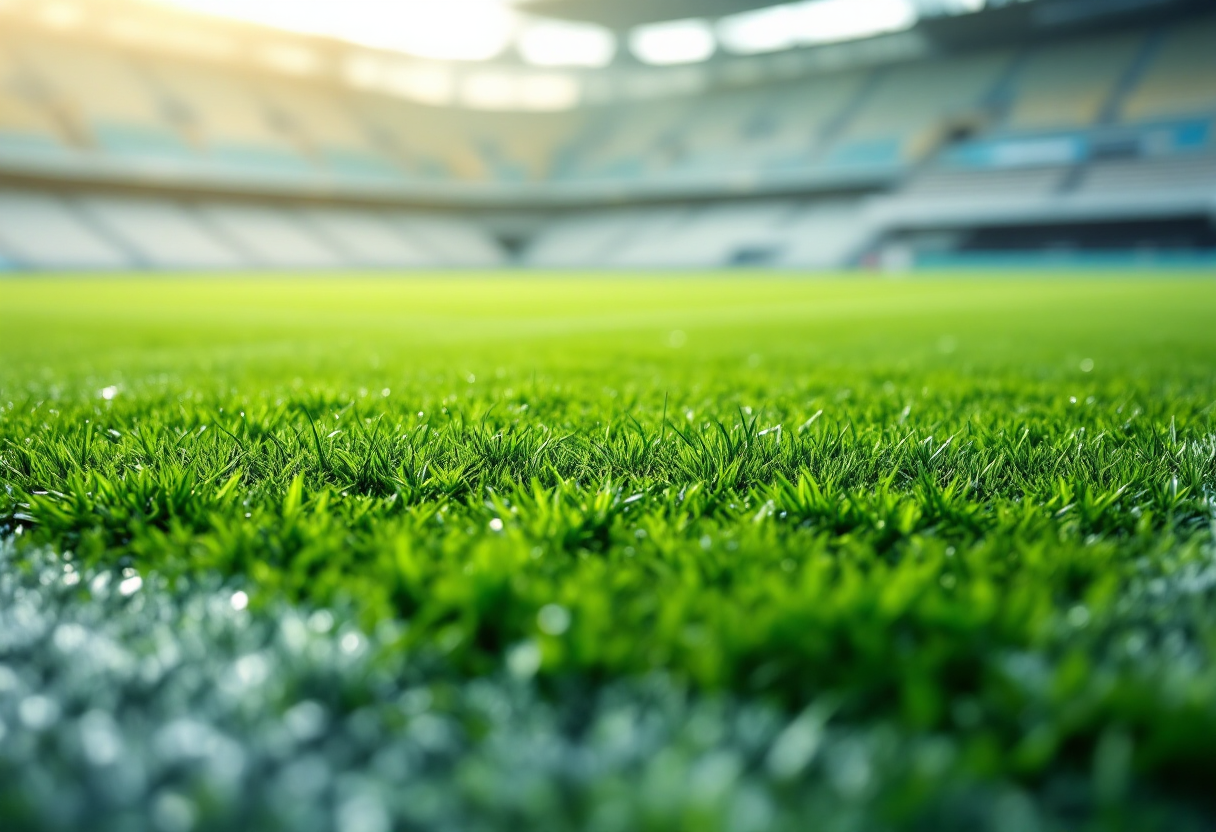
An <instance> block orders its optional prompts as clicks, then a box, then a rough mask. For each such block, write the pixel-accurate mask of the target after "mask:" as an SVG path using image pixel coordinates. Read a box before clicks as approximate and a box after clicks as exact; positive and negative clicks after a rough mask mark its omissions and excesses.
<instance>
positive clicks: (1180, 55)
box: [1121, 17, 1216, 121]
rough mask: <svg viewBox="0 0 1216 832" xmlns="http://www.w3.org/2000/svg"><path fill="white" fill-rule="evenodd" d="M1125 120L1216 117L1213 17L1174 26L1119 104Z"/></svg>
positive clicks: (1215, 63)
mask: <svg viewBox="0 0 1216 832" xmlns="http://www.w3.org/2000/svg"><path fill="white" fill-rule="evenodd" d="M1121 115H1122V117H1123V118H1124V119H1125V120H1127V121H1151V120H1154V119H1162V118H1170V117H1176V116H1187V115H1200V116H1212V115H1216V17H1212V18H1208V19H1207V20H1204V21H1199V22H1195V21H1192V22H1189V23H1187V24H1186V25H1183V26H1177V27H1175V28H1174V29H1173V30H1172V31H1171V32H1169V33H1168V34H1167V36H1166V39H1165V42H1164V43H1162V44H1161V51H1160V52H1159V53H1158V54H1157V56H1156V57H1155V59H1154V60H1153V61H1152V63H1151V64H1150V65H1149V66H1148V68H1147V69H1146V71H1145V73H1144V75H1143V77H1142V78H1141V79H1140V83H1139V84H1137V85H1136V87H1135V88H1134V89H1133V90H1132V91H1131V93H1130V94H1129V95H1128V96H1127V98H1126V99H1125V100H1124V102H1123V107H1122V112H1121Z"/></svg>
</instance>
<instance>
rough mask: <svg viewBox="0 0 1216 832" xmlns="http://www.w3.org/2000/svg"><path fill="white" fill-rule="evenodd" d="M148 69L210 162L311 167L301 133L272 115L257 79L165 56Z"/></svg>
mask: <svg viewBox="0 0 1216 832" xmlns="http://www.w3.org/2000/svg"><path fill="white" fill-rule="evenodd" d="M147 71H148V75H149V77H150V79H152V80H153V82H154V83H155V85H156V87H157V89H158V91H159V93H160V95H161V96H162V97H164V98H165V99H167V100H169V101H170V102H172V106H173V108H174V109H175V110H176V111H177V112H178V113H180V118H181V119H182V121H183V122H184V123H185V124H186V125H188V129H189V130H190V131H191V132H194V133H195V134H196V136H197V138H198V140H199V141H200V143H201V144H202V145H203V147H204V148H205V150H206V153H207V157H208V159H209V160H210V161H211V162H212V163H213V164H216V165H218V166H221V167H223V168H228V169H233V170H236V171H239V172H243V173H245V174H247V175H258V176H266V175H277V176H291V175H299V174H301V173H302V172H307V171H308V170H309V169H310V165H309V163H308V161H307V160H306V158H305V157H304V155H303V153H302V152H301V147H300V144H301V142H302V138H301V137H300V136H298V135H296V136H293V135H292V134H291V132H290V129H291V126H290V125H288V124H285V123H275V122H274V121H273V120H272V116H271V112H270V110H269V109H268V108H267V106H266V104H265V103H264V101H263V100H262V95H261V93H260V91H259V90H258V88H257V86H256V82H250V81H248V80H245V81H242V80H241V79H239V78H237V77H236V76H233V75H229V74H227V73H223V72H216V71H214V70H211V71H208V70H207V69H205V68H203V67H200V66H187V65H184V64H174V63H170V62H168V61H158V62H156V63H154V64H153V63H149V64H148V66H147Z"/></svg>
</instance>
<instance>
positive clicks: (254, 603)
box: [0, 275, 1216, 832]
mask: <svg viewBox="0 0 1216 832" xmlns="http://www.w3.org/2000/svg"><path fill="white" fill-rule="evenodd" d="M975 277H976V278H977V279H964V278H962V277H953V278H942V279H928V278H918V279H915V280H908V281H884V280H876V279H863V278H854V279H840V280H829V279H818V278H816V279H796V278H774V277H766V276H737V277H732V278H729V279H728V278H724V277H712V278H708V277H691V276H680V277H665V278H661V279H643V278H638V277H607V276H594V275H583V276H557V275H544V276H512V277H501V276H486V277H479V276H469V275H455V276H443V277H441V278H439V277H436V278H425V277H408V278H391V277H387V276H384V277H367V276H358V275H352V276H348V277H343V278H340V279H338V278H332V279H328V278H327V279H321V278H305V279H287V278H264V277H244V278H190V279H182V278H174V279H164V280H161V279H150V278H141V279H119V278H104V279H94V278H90V279H87V280H80V279H71V278H49V279H39V280H8V281H4V282H0V362H2V363H0V480H2V481H3V484H4V489H3V492H2V493H0V534H4V535H6V536H8V537H9V538H10V540H11V543H10V551H9V554H8V555H6V556H5V557H6V559H5V560H4V562H3V563H2V564H0V570H2V571H3V577H2V579H3V581H7V583H4V584H3V586H0V590H2V591H3V592H4V593H7V596H6V597H5V600H4V603H5V604H7V605H8V611H7V612H0V625H2V626H0V819H5V820H6V821H7V824H8V825H15V828H34V829H41V828H79V826H80V824H81V823H83V822H85V820H84V819H86V818H87V819H90V821H91V822H92V824H93V826H95V827H96V828H115V829H118V828H122V829H135V828H143V827H145V826H146V827H147V828H157V829H167V830H170V832H172V831H173V830H176V829H196V828H197V829H232V828H242V827H243V828H259V829H271V828H285V829H288V828H289V829H304V828H308V829H311V828H318V829H326V828H339V829H342V830H350V831H351V832H358V831H359V830H367V832H381V830H387V829H390V828H409V829H414V828H426V829H431V828H436V829H440V828H442V829H449V828H450V829H511V828H538V829H565V828H570V829H574V828H577V829H583V828H589V829H623V830H624V829H628V830H634V829H650V828H653V829H675V828H687V829H698V830H700V829H715V828H721V829H738V830H750V829H757V830H758V829H768V828H789V829H805V828H809V826H808V825H813V826H814V827H815V828H820V827H822V828H825V829H834V828H840V829H888V828H889V829H907V828H929V827H930V826H932V827H934V828H957V829H968V830H970V829H994V830H1006V829H1008V830H1023V829H1057V828H1058V829H1078V828H1111V829H1124V828H1125V829H1144V828H1153V827H1156V826H1163V827H1168V828H1171V829H1178V828H1191V827H1194V828H1205V827H1206V826H1208V825H1210V824H1211V823H1213V822H1216V807H1214V806H1213V804H1212V803H1211V795H1210V792H1211V789H1210V775H1209V772H1210V770H1211V769H1212V766H1213V765H1216V751H1214V749H1216V662H1214V661H1213V656H1212V650H1213V647H1214V646H1216V611H1214V610H1216V606H1213V601H1216V564H1213V557H1214V556H1216V549H1214V545H1216V543H1214V539H1216V502H1214V500H1216V496H1214V495H1216V432H1214V431H1213V419H1214V412H1216V327H1212V326H1211V321H1212V320H1213V313H1214V312H1216V285H1214V284H1213V283H1212V282H1211V281H1210V279H1209V278H1207V277H1204V276H1192V277H1186V276H1172V277H1166V276H1154V277H1152V278H1151V279H1150V278H1145V277H1128V276H1120V277H1113V278H1111V279H1109V280H1100V279H1097V278H1094V277H1085V278H1077V277H1069V276H1066V275H1056V276H1050V277H1039V278H1035V279H1015V278H1012V277H1009V276H1005V277H993V276H975ZM48 552H52V553H55V554H47V553H48ZM111 574H112V576H113V577H112V581H111V582H110V583H107V582H106V580H104V579H102V578H98V577H97V576H107V575H111ZM82 576H84V577H83V578H82ZM135 579H138V581H137V582H136V581H135ZM65 582H66V585H64V584H65ZM115 586H122V587H125V588H127V589H131V592H129V593H126V594H123V593H121V592H120V593H119V595H118V596H115V595H114V587H115ZM132 587H133V589H132ZM208 593H211V595H212V596H213V597H215V598H219V599H220V600H219V601H207V600H206V597H207V595H208ZM128 596H131V597H128ZM196 596H197V599H196ZM230 597H231V598H239V599H240V601H241V602H240V604H239V605H238V606H242V607H243V606H244V605H245V603H246V600H247V603H248V606H249V612H248V613H242V616H243V617H242V616H238V617H237V619H239V620H236V623H231V622H229V623H222V622H221V624H222V625H221V624H215V625H214V626H212V624H208V623H207V622H209V621H212V619H213V618H214V617H215V616H217V615H219V613H218V612H214V609H217V608H218V607H223V606H224V603H225V599H228V598H230ZM140 599H143V600H140ZM198 599H201V600H198ZM137 602H138V603H137ZM208 604H210V606H208ZM217 605H218V607H217ZM191 610H194V611H195V612H191ZM201 610H213V612H211V613H206V614H204V613H203V612H200V611H201ZM23 611H24V612H23ZM229 612H231V610H229ZM195 613H197V615H196V614H195ZM4 616H7V617H4ZM141 616H142V617H141ZM199 616H202V617H201V618H199ZM207 616H211V618H208V617H207ZM248 616H252V618H249V617H248ZM310 616H321V617H322V621H323V623H324V622H325V621H328V622H330V625H328V626H326V627H323V628H321V630H323V631H324V632H319V633H318V634H317V635H316V637H317V638H320V639H322V641H324V639H327V638H329V636H328V635H326V634H327V633H329V632H330V631H331V629H332V631H333V633H335V635H334V636H333V638H334V639H338V641H337V642H335V643H336V644H338V645H339V646H338V647H335V648H333V649H334V650H336V652H333V651H332V650H331V651H330V652H325V651H326V650H330V648H320V647H318V648H317V650H320V651H321V652H320V653H318V654H317V656H320V658H317V657H315V656H314V657H313V659H309V661H314V659H315V662H314V664H315V663H316V662H320V665H318V667H313V666H312V665H308V666H307V667H305V666H303V665H299V663H298V662H297V663H296V664H293V663H292V662H293V661H295V660H293V659H291V658H290V656H287V655H286V654H285V653H283V650H284V649H286V648H284V647H283V639H285V638H286V639H288V640H290V638H291V636H290V633H289V631H290V632H294V630H293V629H292V628H297V629H298V627H297V625H296V624H293V623H291V622H298V621H312V620H314V619H313V618H310ZM326 616H328V618H326ZM217 620H218V619H217ZM224 621H227V619H224ZM166 622H169V623H166ZM191 622H194V623H191ZM333 622H337V623H333ZM232 627H245V628H252V630H249V631H248V632H246V631H244V630H242V631H241V632H242V633H245V634H244V635H240V634H237V635H234V634H233V633H232V632H231V628H232ZM65 628H67V629H66V630H65ZM226 628H227V629H226ZM195 630H198V631H199V632H195ZM340 632H341V633H345V634H346V636H349V639H348V643H349V644H353V645H355V647H358V651H354V650H353V648H352V652H358V661H357V662H356V661H355V659H354V658H350V657H348V658H346V659H342V660H341V661H339V660H338V659H334V662H333V663H330V664H326V662H327V661H329V660H328V659H326V658H325V656H329V655H331V653H332V655H333V656H338V657H340V656H342V655H343V653H342V649H341V646H340V645H341V644H342V642H341V638H342V636H340V635H339V633H340ZM64 633H67V635H64ZM250 633H252V634H250ZM276 633H278V635H275V634H276ZM284 633H288V635H284ZM175 634H177V635H175ZM177 638H181V639H187V640H188V641H187V642H186V643H184V644H183V645H177V646H174V640H175V639H177ZM82 639H100V640H103V641H104V642H105V643H107V644H111V645H114V649H115V650H119V651H120V652H121V654H122V655H123V656H127V657H128V659H127V660H124V661H126V662H127V663H125V664H124V663H123V662H118V663H117V664H112V665H106V667H105V668H103V669H102V670H99V671H98V672H96V673H95V674H92V675H88V674H83V675H82V674H80V673H72V672H69V669H68V668H69V666H70V665H71V663H72V658H71V656H72V655H74V653H73V651H78V650H79V649H80V648H79V645H80V644H83V643H85V642H84V641H82ZM350 639H353V641H350ZM64 644H67V645H68V647H64ZM293 649H294V648H293ZM300 649H303V648H300ZM116 655H117V654H116ZM310 655H311V654H310ZM251 657H252V658H251ZM116 661H117V660H116ZM343 662H345V664H344V663H343ZM359 662H364V663H366V666H363V665H359V666H358V667H356V665H358V664H359ZM140 663H142V664H140ZM145 665H146V666H153V665H154V666H155V668H154V670H148V671H147V674H148V678H147V679H144V677H143V676H140V674H139V673H136V672H135V670H133V669H132V668H135V667H143V666H145ZM321 665H323V667H322V666H321ZM301 667H303V668H304V669H301ZM318 668H319V669H318ZM254 671H257V672H256V673H254ZM251 673H252V674H253V675H255V676H258V682H257V684H245V683H246V682H248V679H247V678H246V677H247V676H249V674H251ZM233 674H235V677H233ZM270 677H273V679H272V680H271V682H272V683H271V682H268V681H267V680H268V679H270ZM232 678H237V679H238V681H240V680H244V681H243V682H242V683H241V684H238V683H236V682H232ZM190 691H193V692H190ZM208 691H211V692H208ZM216 691H219V692H218V693H217V692H216ZM221 695H222V697H231V698H232V699H233V703H234V704H230V705H224V706H223V707H220V706H217V705H214V703H212V704H208V703H209V702H210V701H211V698H212V697H213V696H221ZM225 701H227V700H225ZM420 703H422V704H420ZM217 708H218V710H217ZM225 708H228V709H229V710H225ZM301 708H303V709H304V710H303V711H301V710H300V709H301ZM232 709H235V710H232ZM487 709H488V710H487ZM301 713H305V715H307V714H312V715H313V716H316V717H317V718H316V719H315V720H312V721H311V722H309V724H310V725H312V723H313V722H316V724H317V726H319V727H317V728H316V731H313V732H312V733H308V732H306V733H308V737H307V738H305V739H304V740H301V739H299V737H296V738H295V739H291V737H292V736H294V734H292V731H295V730H296V729H295V728H293V727H292V726H293V725H296V723H301V722H302V721H304V722H308V720H305V719H304V717H303V716H301ZM317 714H321V716H317ZM107 720H108V721H107ZM428 720H430V721H429V722H428ZM103 723H104V724H103ZM419 723H420V725H419ZM182 724H186V725H189V726H193V728H191V730H194V731H195V734H191V736H195V737H196V738H199V737H202V738H204V739H199V742H200V743H203V745H205V746H206V747H207V748H211V749H212V750H214V749H220V751H225V750H229V751H230V750H231V749H233V748H235V749H236V751H234V752H233V753H239V758H240V761H241V765H242V766H246V767H247V768H246V769H244V770H245V772H246V773H245V776H243V777H242V778H240V780H239V783H233V782H230V781H229V780H225V779H224V775H222V773H221V774H216V773H215V772H213V771H212V769H211V768H208V767H207V766H209V765H210V766H212V768H214V765H212V764H213V763H214V760H212V756H213V755H210V752H206V753H204V752H202V751H200V752H199V753H198V754H196V755H195V758H191V759H192V760H194V762H192V763H191V764H190V765H186V764H185V763H183V762H182V760H179V759H178V758H176V757H173V755H172V754H169V755H168V756H166V754H168V752H164V753H162V751H163V749H161V747H160V746H158V745H157V740H156V737H158V736H161V734H164V735H165V736H170V737H176V736H178V734H181V733H182V732H183V731H185V730H186V729H184V728H182V727H181V725H182ZM99 725H100V726H102V727H101V728H98V726H99ZM174 726H177V727H174ZM428 726H429V727H428ZM437 726H441V727H442V730H441V728H440V727H437ZM296 727H298V725H297V726H296ZM102 729H104V730H102ZM432 729H433V730H432ZM98 731H101V733H100V734H99V733H98ZM175 731H176V732H177V733H174V732H175ZM276 731H277V732H278V733H277V734H276ZM310 731H311V729H310ZM428 731H429V732H430V733H428ZM436 731H438V732H439V733H438V734H436V733H435V732H436ZM90 732H91V733H90ZM157 732H161V734H158V733H157ZM165 732H168V733H165ZM208 732H210V733H208ZM284 732H286V733H284ZM186 733H189V732H186ZM297 733H298V732H297ZM102 734H104V735H105V737H103V739H104V738H109V739H110V740H112V742H110V743H109V744H108V745H107V744H106V743H105V742H102V740H98V739H97V737H99V736H101V735H102ZM440 734H442V737H445V738H446V739H444V740H443V741H442V742H439V741H438V740H435V737H436V736H439V735H440ZM280 735H281V736H280ZM183 736H184V734H183ZM276 736H277V737H279V739H277V740H276V739H274V738H275V737H276ZM206 737H211V738H212V739H210V740H206V741H204V740H205V739H206ZM215 737H222V738H224V739H223V742H221V741H220V740H216V739H215ZM283 737H288V739H283ZM90 738H92V739H90ZM90 742H92V743H93V744H94V745H96V743H97V742H102V745H105V747H106V748H111V749H119V750H118V751H115V753H114V754H112V755H107V754H102V755H101V756H102V757H103V758H104V759H103V760H102V761H101V762H100V763H99V762H98V759H97V756H98V755H97V754H96V753H95V752H96V748H93V749H92V750H90ZM164 742H165V743H168V745H170V746H172V745H173V743H172V742H170V740H164ZM428 742H430V743H432V744H433V743H435V742H439V745H437V746H435V747H433V748H432V747H431V746H429V745H428ZM207 743H210V744H209V745H208V744H207ZM216 743H219V744H218V745H217V744H216ZM225 743H228V744H225ZM275 743H278V744H277V745H276V744H275ZM173 747H174V748H176V747H177V746H173ZM158 749H160V750H158ZM508 750H509V753H508ZM220 751H216V754H219V753H220ZM183 753H185V752H183ZM225 753H227V751H225ZM158 755H159V756H158ZM179 756H180V755H179ZM186 756H187V757H189V754H186ZM221 756H222V755H221ZM170 758H172V759H170ZM234 759H235V758H234ZM208 760H211V762H208ZM386 761H387V762H386ZM187 762H189V761H187ZM305 763H307V765H305ZM124 767H125V768H124ZM310 767H311V768H310ZM220 768H222V766H220ZM305 769H308V770H305ZM119 771H126V772H127V773H126V774H124V775H123V776H125V777H127V778H128V780H129V781H130V782H131V783H133V784H134V785H131V786H130V788H128V789H126V790H125V791H122V792H121V795H120V796H121V798H122V799H121V800H120V799H117V798H114V796H113V795H109V794H107V793H105V790H104V789H98V788H95V787H94V786H92V785H90V784H91V783H93V782H94V779H91V778H101V779H102V780H103V781H104V779H105V777H107V776H110V775H111V774H113V775H114V776H118V775H117V774H114V772H119ZM131 771H137V772H142V774H140V775H139V776H136V775H134V774H131V773H130V772H131ZM208 772H211V773H212V774H214V775H215V776H214V777H211V775H210V774H208ZM318 772H319V773H318ZM306 775H307V776H306ZM31 778H33V779H31ZM209 778H210V779H209ZM309 778H311V779H309ZM123 782H127V781H123ZM301 783H303V784H304V785H303V786H301V785H300V784H301ZM293 784H294V785H293ZM309 784H311V785H309ZM313 787H315V794H312V793H311V792H310V795H311V796H310V797H309V798H308V801H311V802H308V801H305V802H301V801H302V800H303V798H299V799H298V800H293V798H292V797H291V796H292V795H293V794H296V793H297V792H301V790H302V792H309V789H311V788H313ZM293 789H295V791H294V792H293ZM302 792H301V793H302ZM64 795H68V796H70V799H68V798H66V797H64ZM407 796H408V797H407ZM112 798H113V799H112ZM303 806H306V807H307V808H301V807H303ZM352 807H353V808H352Z"/></svg>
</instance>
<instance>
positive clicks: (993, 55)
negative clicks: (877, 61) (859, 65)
mask: <svg viewBox="0 0 1216 832" xmlns="http://www.w3.org/2000/svg"><path fill="white" fill-rule="evenodd" d="M1011 60H1012V56H1011V55H1010V54H1009V53H1006V52H988V53H984V54H982V55H977V56H972V57H966V58H958V59H953V60H939V61H929V62H924V63H918V64H913V65H911V66H900V67H891V68H887V69H885V70H883V71H882V74H881V76H880V77H879V78H878V80H877V83H876V84H875V86H874V88H873V89H872V90H871V91H870V92H869V94H868V95H867V96H866V98H865V99H864V101H863V103H862V106H861V108H860V110H859V111H858V112H857V113H855V114H854V116H853V118H852V119H850V120H849V122H848V124H847V125H846V127H845V129H844V131H843V132H842V134H841V135H840V136H839V137H838V138H837V140H836V142H835V143H834V145H833V147H832V149H831V151H830V152H829V153H828V156H827V163H828V164H830V165H834V166H852V165H861V166H865V165H880V166H881V165H900V164H903V163H905V162H908V161H911V160H913V159H915V158H917V157H919V156H920V155H922V154H923V153H924V152H926V151H927V150H928V149H930V148H931V147H932V145H933V144H934V140H935V138H936V135H937V133H938V131H940V130H941V128H942V127H943V126H944V125H945V124H946V123H947V122H949V121H951V120H953V119H975V118H977V117H978V116H979V115H980V114H981V113H982V109H983V106H984V103H985V98H986V96H987V95H988V94H989V93H990V92H991V91H992V90H993V88H994V87H995V86H996V84H997V82H998V80H999V79H1000V78H1001V76H1002V75H1003V74H1004V73H1005V72H1007V71H1008V69H1009V66H1010V62H1011Z"/></svg>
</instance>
